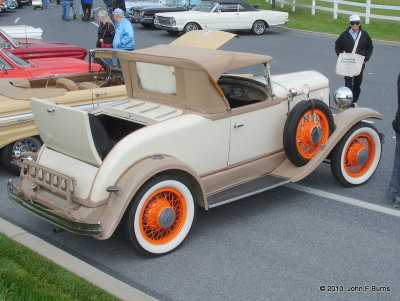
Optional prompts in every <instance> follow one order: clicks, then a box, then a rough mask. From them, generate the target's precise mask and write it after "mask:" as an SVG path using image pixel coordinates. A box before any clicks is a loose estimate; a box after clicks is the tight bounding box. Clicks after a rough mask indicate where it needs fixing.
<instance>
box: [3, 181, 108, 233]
mask: <svg viewBox="0 0 400 301" xmlns="http://www.w3.org/2000/svg"><path fill="white" fill-rule="evenodd" d="M7 190H8V196H9V198H10V199H11V200H12V201H14V202H15V203H17V204H19V205H20V206H22V207H24V208H25V209H27V210H29V211H31V212H32V213H34V214H35V215H37V216H39V217H40V218H42V219H44V220H46V221H48V222H50V223H52V224H54V225H56V226H58V227H60V228H63V229H65V230H68V231H70V232H73V233H76V234H81V235H89V236H101V235H102V231H101V223H100V222H98V223H95V224H89V223H80V222H75V221H71V220H69V219H67V218H64V217H61V216H58V215H57V214H55V213H53V212H51V210H49V209H46V208H44V207H42V206H41V205H39V204H38V203H34V202H32V201H29V200H27V199H25V198H24V197H22V196H20V195H19V194H18V193H17V188H16V187H15V186H14V185H13V184H12V183H11V181H9V182H8V184H7Z"/></svg>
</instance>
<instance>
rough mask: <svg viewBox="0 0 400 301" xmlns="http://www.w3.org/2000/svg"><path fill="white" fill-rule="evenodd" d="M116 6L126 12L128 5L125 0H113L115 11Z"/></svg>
mask: <svg viewBox="0 0 400 301" xmlns="http://www.w3.org/2000/svg"><path fill="white" fill-rule="evenodd" d="M116 8H120V9H122V10H123V11H124V13H126V6H125V0H113V1H112V9H113V11H114V10H115V9H116Z"/></svg>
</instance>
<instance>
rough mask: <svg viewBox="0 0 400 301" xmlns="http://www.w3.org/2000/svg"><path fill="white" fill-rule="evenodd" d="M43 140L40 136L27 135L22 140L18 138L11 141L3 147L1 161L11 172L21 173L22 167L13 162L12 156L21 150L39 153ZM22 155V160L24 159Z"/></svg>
mask: <svg viewBox="0 0 400 301" xmlns="http://www.w3.org/2000/svg"><path fill="white" fill-rule="evenodd" d="M42 144H43V143H42V141H41V140H40V138H39V137H38V136H36V137H27V138H23V139H21V140H17V141H15V142H13V143H10V144H8V145H6V146H5V147H3V149H2V151H1V156H0V159H1V163H2V164H3V166H4V168H5V169H6V170H8V171H9V172H11V173H13V174H15V175H19V171H20V167H19V166H17V165H14V164H11V160H12V156H13V153H14V151H20V152H32V153H35V154H36V153H37V152H38V151H39V149H40V147H41V146H42ZM22 159H23V158H22V157H21V161H22Z"/></svg>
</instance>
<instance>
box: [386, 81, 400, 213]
mask: <svg viewBox="0 0 400 301" xmlns="http://www.w3.org/2000/svg"><path fill="white" fill-rule="evenodd" d="M392 126H393V130H394V131H395V132H396V148H395V151H394V164H393V171H392V176H391V178H390V182H389V187H388V189H387V191H386V198H387V199H388V200H390V201H392V202H393V208H400V74H399V76H398V77H397V112H396V115H395V117H394V120H393V121H392Z"/></svg>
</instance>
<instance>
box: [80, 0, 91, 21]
mask: <svg viewBox="0 0 400 301" xmlns="http://www.w3.org/2000/svg"><path fill="white" fill-rule="evenodd" d="M92 5H93V0H83V6H82V8H83V16H82V20H83V21H90V14H91V10H92Z"/></svg>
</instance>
